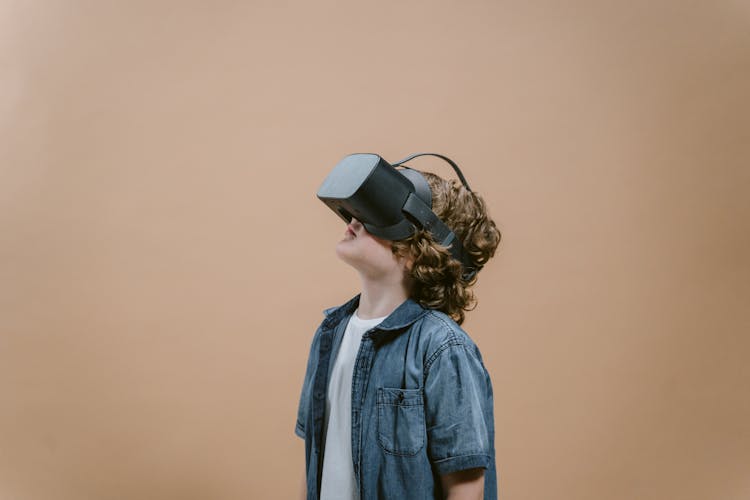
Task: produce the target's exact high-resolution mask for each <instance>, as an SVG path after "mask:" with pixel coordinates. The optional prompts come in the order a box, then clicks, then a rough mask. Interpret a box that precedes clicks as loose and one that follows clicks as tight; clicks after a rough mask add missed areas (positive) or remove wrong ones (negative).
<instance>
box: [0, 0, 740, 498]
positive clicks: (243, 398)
mask: <svg viewBox="0 0 750 500" xmlns="http://www.w3.org/2000/svg"><path fill="white" fill-rule="evenodd" d="M749 89H750V6H749V5H748V3H747V2H745V1H741V0H734V1H714V2H685V1H678V0H665V1H657V2H653V1H649V2H646V1H640V0H637V1H627V2H625V1H620V2H612V1H599V2H594V1H580V0H575V1H572V2H554V1H520V0H509V1H465V2H458V1H446V0H440V1H431V2H425V1H399V2H391V1H381V2H356V1H353V2H343V1H341V2H335V1H331V0H325V1H320V2H301V1H298V2H285V1H246V2H241V1H228V0H220V1H219V0H217V1H212V2H207V1H206V2H198V1H180V2H178V1H171V2H170V1H164V0H151V1H127V2H126V1H119V2H117V1H103V2H99V1H88V0H66V1H62V0H59V1H55V0H49V1H12V0H3V1H0V500H88V499H91V500H120V499H139V500H140V499H154V500H167V499H179V500H203V499H206V500H214V499H216V500H224V499H227V500H235V499H248V498H253V499H256V498H257V499H277V498H278V499H287V498H292V497H293V495H295V494H296V493H297V489H298V487H299V483H300V476H301V474H302V470H303V462H304V458H303V457H304V455H303V443H302V441H301V440H300V439H299V438H297V437H296V436H295V435H294V434H293V428H294V424H295V419H296V409H297V402H298V398H299V391H300V386H301V382H302V377H303V374H304V368H305V362H306V358H307V353H308V349H309V343H310V340H311V338H312V334H313V333H314V331H315V329H316V327H317V325H318V324H319V323H320V321H321V320H322V310H323V309H325V308H327V307H331V306H334V305H339V304H342V303H343V302H345V301H347V300H348V299H349V298H351V297H352V296H353V295H354V294H355V293H357V292H358V291H359V289H358V286H359V281H358V277H357V275H356V273H355V272H354V271H353V270H352V269H351V268H349V267H348V266H346V265H345V264H343V263H342V262H340V261H339V260H338V259H337V258H336V255H335V253H334V246H335V244H336V242H337V241H339V240H340V239H341V237H342V236H343V234H344V224H343V222H342V221H341V220H340V219H338V218H337V217H336V216H335V215H334V214H333V213H332V212H330V210H329V209H328V208H326V207H325V206H324V205H323V204H322V203H321V202H320V201H318V200H317V199H316V198H315V192H316V190H317V188H318V186H319V185H320V183H321V182H322V180H323V178H324V177H325V175H326V174H327V173H328V172H329V171H330V169H331V168H332V167H333V166H334V165H335V164H336V163H337V162H338V161H339V160H340V159H341V158H342V157H343V156H345V155H347V154H350V153H355V152H374V153H379V154H381V155H383V156H384V157H385V158H386V159H388V160H391V161H395V160H397V159H399V158H402V157H404V156H406V155H408V154H410V153H413V152H417V151H434V152H439V153H443V154H446V155H448V156H450V157H451V158H453V159H454V160H455V161H456V162H457V163H458V164H459V165H460V166H461V167H462V169H463V171H464V173H465V175H466V176H467V179H468V180H469V182H470V184H471V185H472V187H473V188H474V189H476V190H477V191H478V192H480V193H481V194H482V195H483V196H484V197H485V199H486V201H487V204H488V206H489V210H490V215H491V216H492V217H493V218H494V219H495V220H496V222H497V224H498V226H499V227H500V229H501V231H502V234H503V239H502V242H501V245H500V248H499V250H498V254H497V256H496V257H495V259H494V260H493V261H491V262H490V263H489V264H488V265H487V267H486V268H485V269H484V270H483V271H482V273H481V274H480V279H479V283H478V285H477V287H476V293H477V296H478V298H479V305H478V307H477V308H476V309H475V310H474V311H472V312H470V313H469V314H468V318H467V321H466V323H465V324H464V327H465V329H466V330H467V332H469V334H470V335H471V336H472V337H473V338H474V339H475V341H476V342H477V344H478V345H479V347H480V349H481V351H482V354H483V357H484V359H485V362H486V365H487V368H488V370H489V372H490V374H491V377H492V382H493V386H494V391H495V419H496V429H497V436H496V443H495V444H496V453H497V465H498V475H499V492H500V498H502V499H504V500H540V499H542V500H546V499H551V500H588V499H592V500H593V499H597V500H598V499H612V500H630V499H638V500H642V499H643V500H663V499H678V498H679V499H681V500H704V499H711V500H743V499H747V498H750V391H749V387H750V369H749V368H748V356H749V355H750V339H748V335H750V314H749V307H748V305H749V304H750V260H749V256H750V224H749V223H748V221H749V217H750V105H749V101H750V95H749ZM411 165H412V166H414V167H416V168H421V169H424V170H429V171H433V172H435V173H438V174H440V175H443V176H451V175H452V171H451V169H450V167H449V166H448V165H447V164H444V163H442V162H441V161H440V160H437V159H418V160H415V161H414V162H412V163H411Z"/></svg>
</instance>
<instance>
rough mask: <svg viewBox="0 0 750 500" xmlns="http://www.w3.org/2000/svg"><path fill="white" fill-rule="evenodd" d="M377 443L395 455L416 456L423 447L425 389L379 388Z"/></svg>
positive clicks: (424, 433)
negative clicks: (423, 390)
mask: <svg viewBox="0 0 750 500" xmlns="http://www.w3.org/2000/svg"><path fill="white" fill-rule="evenodd" d="M377 410H378V443H380V447H381V448H383V450H385V451H386V452H387V453H391V454H393V455H402V456H411V455H416V454H417V453H418V452H419V450H421V449H422V448H423V447H424V443H425V435H426V429H425V423H424V398H423V395H422V389H395V388H389V387H380V388H378V397H377Z"/></svg>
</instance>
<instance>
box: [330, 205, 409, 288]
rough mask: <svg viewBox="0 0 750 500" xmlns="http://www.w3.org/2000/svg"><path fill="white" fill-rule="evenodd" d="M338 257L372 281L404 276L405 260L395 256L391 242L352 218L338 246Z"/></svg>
mask: <svg viewBox="0 0 750 500" xmlns="http://www.w3.org/2000/svg"><path fill="white" fill-rule="evenodd" d="M336 255H338V257H339V258H340V259H341V260H343V261H344V262H346V263H347V264H349V265H350V266H352V267H354V268H355V269H356V270H357V271H359V272H360V273H362V274H363V275H365V276H367V277H368V278H372V279H380V278H387V277H393V278H396V279H401V278H403V276H404V270H405V269H406V267H405V262H404V259H401V258H398V257H396V256H395V255H393V252H392V251H391V242H390V241H388V240H384V239H381V238H378V237H377V236H373V235H371V234H370V233H368V232H367V230H366V229H365V226H364V225H362V223H361V222H359V221H358V220H357V219H354V218H352V220H351V222H350V223H349V225H347V226H346V232H345V233H344V238H343V239H342V240H341V241H339V242H338V244H336Z"/></svg>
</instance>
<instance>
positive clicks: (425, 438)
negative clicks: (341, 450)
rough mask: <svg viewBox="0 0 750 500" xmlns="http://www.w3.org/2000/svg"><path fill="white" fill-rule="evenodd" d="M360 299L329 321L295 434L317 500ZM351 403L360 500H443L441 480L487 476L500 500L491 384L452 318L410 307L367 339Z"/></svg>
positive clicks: (322, 329) (487, 490)
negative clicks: (338, 366) (336, 384)
mask: <svg viewBox="0 0 750 500" xmlns="http://www.w3.org/2000/svg"><path fill="white" fill-rule="evenodd" d="M359 298H360V296H359V295H357V296H355V297H354V298H352V299H351V300H350V301H349V302H347V303H346V304H343V305H341V306H339V307H333V308H330V309H327V310H326V311H324V313H325V315H326V317H325V319H324V320H323V322H322V323H321V324H320V326H319V327H318V329H317V330H316V332H315V335H314V336H313V340H312V343H311V347H310V355H309V357H308V362H307V369H306V373H305V378H304V381H303V384H302V391H301V395H300V401H299V408H298V412H297V424H296V428H295V432H296V433H297V435H298V436H300V437H302V438H304V440H305V465H306V470H307V476H306V477H307V495H308V496H307V498H308V499H310V500H312V499H318V498H320V492H321V486H322V482H323V480H322V478H323V475H324V467H325V465H324V464H325V461H326V457H325V454H326V453H327V452H328V443H327V440H326V432H325V431H326V426H325V415H326V406H327V404H326V400H327V397H326V395H327V394H328V391H329V380H330V381H333V379H334V377H333V373H332V372H333V370H334V368H335V367H334V361H335V360H336V356H337V353H338V352H341V349H342V345H343V342H344V333H345V331H346V327H347V325H348V323H349V319H350V318H351V317H352V315H353V313H354V311H355V310H356V309H357V306H358V305H359ZM344 349H345V348H344ZM331 383H333V382H331ZM350 397H351V405H350V406H351V408H350V411H351V413H350V420H351V424H350V431H351V434H350V449H349V452H351V463H352V469H353V471H354V478H353V481H354V483H355V485H356V490H357V492H358V494H359V498H360V499H361V500H375V499H379V498H405V499H406V498H408V499H410V500H413V499H433V498H441V497H442V491H441V482H440V475H442V474H447V473H450V472H455V471H459V470H464V469H470V468H475V467H481V468H484V469H485V477H484V498H485V500H494V499H496V498H497V477H496V471H495V448H494V439H495V431H494V417H493V396H492V385H491V382H490V377H489V374H488V373H487V370H486V369H485V367H484V364H483V362H482V357H481V355H480V353H479V350H478V348H477V347H476V345H475V344H474V342H473V341H472V340H471V338H470V337H469V336H468V334H467V333H466V332H465V331H464V330H463V329H462V328H461V327H460V326H459V325H458V324H457V323H456V322H455V321H453V320H452V319H451V318H450V317H449V316H448V315H446V314H444V313H442V312H440V311H435V310H431V309H426V308H424V307H422V306H421V305H420V304H419V303H417V302H415V301H413V300H412V299H407V300H406V301H405V302H403V303H402V304H401V305H400V306H399V307H398V308H396V310H395V311H393V312H392V313H391V314H390V315H389V316H388V317H386V319H384V320H383V321H382V322H381V323H380V324H378V325H377V326H375V327H373V328H371V329H369V330H368V331H367V332H366V333H365V334H364V335H362V337H361V344H360V347H359V350H358V351H357V355H356V358H355V360H354V365H353V370H352V379H351V392H350ZM331 415H333V411H332V413H331ZM330 425H331V424H330V423H329V426H330ZM328 434H329V436H328V438H329V439H330V438H331V434H330V432H329V433H328ZM326 482H327V479H326ZM355 498H356V497H355Z"/></svg>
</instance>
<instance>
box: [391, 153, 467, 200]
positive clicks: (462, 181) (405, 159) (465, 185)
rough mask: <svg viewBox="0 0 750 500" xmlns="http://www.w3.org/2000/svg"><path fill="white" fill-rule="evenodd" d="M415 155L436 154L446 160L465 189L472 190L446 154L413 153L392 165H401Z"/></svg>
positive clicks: (434, 154)
mask: <svg viewBox="0 0 750 500" xmlns="http://www.w3.org/2000/svg"><path fill="white" fill-rule="evenodd" d="M417 156H437V157H438V158H442V159H443V160H445V161H447V162H448V163H450V165H451V167H453V170H455V171H456V175H458V178H459V179H461V183H462V184H463V185H464V187H465V188H466V189H468V190H469V191H470V192H473V191H471V188H470V187H469V183H468V182H466V178H465V177H464V174H462V173H461V169H460V168H458V165H456V164H455V163H454V162H453V160H451V159H450V158H448V157H447V156H443V155H441V154H437V153H414V154H413V155H411V156H407V157H406V158H404V159H403V160H399V161H397V162H396V163H394V164H393V166H394V167H398V166H399V165H403V164H404V163H406V162H407V161H409V160H412V159H414V158H416V157H417Z"/></svg>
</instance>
